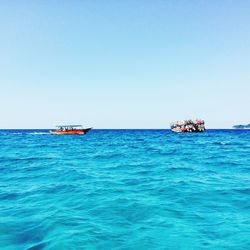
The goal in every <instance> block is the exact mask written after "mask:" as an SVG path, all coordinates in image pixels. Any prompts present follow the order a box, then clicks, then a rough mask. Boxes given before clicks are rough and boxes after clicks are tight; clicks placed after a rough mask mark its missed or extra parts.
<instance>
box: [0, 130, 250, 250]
mask: <svg viewBox="0 0 250 250" xmlns="http://www.w3.org/2000/svg"><path fill="white" fill-rule="evenodd" d="M0 249H1V250H5V249H6V250H9V249H11V250H12V249H17V250H19V249H22V250H23V249H30V250H31V249H32V250H39V249H58V250H63V249H67V250H68V249H119V250H125V249H150V250H151V249H170V250H175V249H237V250H239V249H244V250H246V249H250V130H207V131H206V132H205V133H198V134H195V133H190V134H174V133H172V132H170V131H169V130H92V131H90V132H89V133H88V134H87V135H84V136H82V135H50V134H49V133H48V130H0Z"/></svg>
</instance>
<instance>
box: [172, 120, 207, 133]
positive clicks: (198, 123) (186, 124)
mask: <svg viewBox="0 0 250 250" xmlns="http://www.w3.org/2000/svg"><path fill="white" fill-rule="evenodd" d="M171 130H172V131H173V132H203V131H204V130H205V122H204V120H198V119H196V120H195V121H192V120H184V121H176V122H173V123H172V124H171Z"/></svg>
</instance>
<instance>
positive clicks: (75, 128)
mask: <svg viewBox="0 0 250 250" xmlns="http://www.w3.org/2000/svg"><path fill="white" fill-rule="evenodd" d="M56 127H57V129H53V130H50V131H49V132H50V134H53V135H84V134H86V133H88V132H89V130H91V129H92V128H83V127H82V125H60V126H56Z"/></svg>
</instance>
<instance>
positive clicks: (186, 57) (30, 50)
mask: <svg viewBox="0 0 250 250" xmlns="http://www.w3.org/2000/svg"><path fill="white" fill-rule="evenodd" d="M189 118H192V119H195V118H202V119H204V120H205V121H206V127H207V128H231V127H232V125H234V124H248V123H249V122H250V1H245V0H237V1H231V0H224V1H223V0H211V1H203V0H191V1H188V0H178V1H176V0H172V1H171V0H168V1H163V0H162V1H160V0H154V1H152V0H150V1H147V0H126V1H122V0H106V1H103V0H73V1H64V0H60V1H59V0H57V1H55V0H41V1H39V0H36V1H31V0H30V1H22V0H16V1H14V0H12V1H9V0H0V128H2V129H5V128H51V127H54V126H55V125H57V124H72V123H73V124H82V125H84V126H91V127H94V128H169V124H170V122H171V121H175V120H182V119H189Z"/></svg>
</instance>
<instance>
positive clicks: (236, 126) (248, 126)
mask: <svg viewBox="0 0 250 250" xmlns="http://www.w3.org/2000/svg"><path fill="white" fill-rule="evenodd" d="M233 128H235V129H250V123H249V124H247V125H241V124H240V125H234V126H233Z"/></svg>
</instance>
